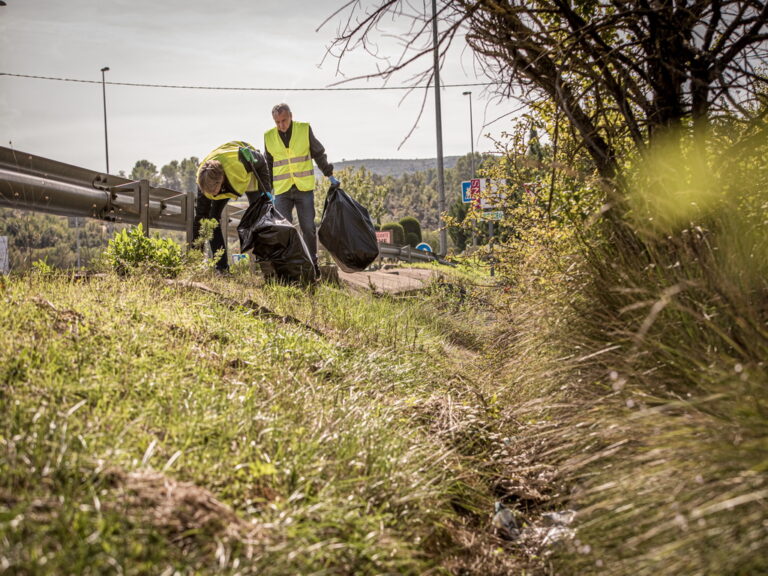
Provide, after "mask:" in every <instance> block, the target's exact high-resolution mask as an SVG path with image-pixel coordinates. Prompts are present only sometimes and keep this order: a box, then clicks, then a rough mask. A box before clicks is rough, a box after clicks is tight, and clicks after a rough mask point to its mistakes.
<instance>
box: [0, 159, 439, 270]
mask: <svg viewBox="0 0 768 576" xmlns="http://www.w3.org/2000/svg"><path fill="white" fill-rule="evenodd" d="M0 207H9V208H21V209H24V210H33V211H36V212H46V213H49V214H56V215H58V216H74V217H80V218H94V219H97V220H104V221H107V222H119V223H126V224H139V223H140V224H141V225H142V227H143V229H144V233H145V234H149V231H150V229H153V228H160V229H164V230H182V231H185V232H186V237H187V242H189V243H190V244H191V243H192V240H193V238H192V224H193V221H194V213H195V193H194V192H189V193H185V192H179V191H177V190H171V189H169V188H159V187H155V186H152V185H151V184H150V183H149V181H148V180H130V179H127V178H121V177H120V176H115V175H113V174H105V173H104V172H97V171H94V170H89V169H87V168H80V167H77V166H72V165H71V164H65V163H63V162H58V161H56V160H51V159H49V158H43V157H42V156H35V155H34V154H29V153H27V152H21V151H19V150H14V149H12V148H6V147H4V146H0ZM246 208H247V205H246V206H243V205H242V204H237V203H234V202H230V203H229V204H228V205H227V207H226V208H225V211H224V213H223V215H222V219H221V226H222V232H223V234H224V236H225V238H235V239H237V225H238V224H239V223H240V217H241V216H242V214H243V213H244V212H245V210H246ZM379 253H380V256H381V257H382V258H397V259H399V260H404V261H406V262H440V263H441V264H449V265H450V264H451V263H449V262H446V261H444V260H442V259H440V258H439V257H438V256H436V255H435V254H433V253H431V252H424V251H423V250H417V249H416V248H412V247H411V246H397V245H395V244H379Z"/></svg>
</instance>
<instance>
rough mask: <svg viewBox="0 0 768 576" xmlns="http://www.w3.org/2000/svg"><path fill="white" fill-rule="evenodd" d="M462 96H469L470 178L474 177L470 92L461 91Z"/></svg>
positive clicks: (473, 139)
mask: <svg viewBox="0 0 768 576" xmlns="http://www.w3.org/2000/svg"><path fill="white" fill-rule="evenodd" d="M461 95H462V96H469V150H470V162H471V166H472V178H474V177H475V129H474V127H473V126H472V92H470V91H467V92H462V93H461Z"/></svg>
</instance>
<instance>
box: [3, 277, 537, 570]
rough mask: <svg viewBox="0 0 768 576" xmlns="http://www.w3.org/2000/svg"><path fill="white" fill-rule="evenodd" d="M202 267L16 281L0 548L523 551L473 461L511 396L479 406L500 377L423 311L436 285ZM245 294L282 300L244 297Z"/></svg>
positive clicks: (295, 554)
mask: <svg viewBox="0 0 768 576" xmlns="http://www.w3.org/2000/svg"><path fill="white" fill-rule="evenodd" d="M206 281H207V282H208V283H209V285H211V286H213V287H214V290H215V293H210V292H206V291H201V290H196V289H195V288H190V287H188V286H186V287H185V285H183V284H181V283H166V282H164V281H162V280H160V279H157V278H153V277H144V278H142V277H136V276H133V277H129V278H126V279H119V278H117V277H114V276H110V275H107V276H105V277H98V278H92V279H90V280H88V281H73V280H72V279H71V278H69V277H66V276H55V275H51V274H50V273H47V274H45V273H44V274H31V275H28V276H23V277H11V278H10V279H7V280H6V281H4V282H3V284H2V286H3V291H2V299H3V306H2V310H1V311H0V325H2V326H3V330H2V333H1V334H0V350H3V352H2V358H0V364H1V365H2V367H3V368H2V371H1V372H0V454H2V457H1V458H0V567H2V568H3V569H5V570H10V571H11V572H16V573H49V574H60V573H77V574H99V573H105V572H106V573H127V574H140V573H158V574H159V573H163V572H164V571H166V570H167V571H168V573H170V572H172V571H173V570H177V571H180V572H181V573H192V572H195V573H199V572H202V573H225V574H226V573H231V574H235V573H260V574H374V573H376V574H379V573H392V574H424V573H431V572H436V573H439V572H448V571H457V570H460V569H461V567H462V566H468V565H477V566H484V567H486V568H487V569H486V572H487V573H503V572H504V571H506V570H508V569H509V567H510V566H513V565H517V564H522V563H523V562H524V561H523V560H521V559H519V558H516V557H515V556H514V555H511V554H506V553H505V554H502V555H500V554H499V553H498V551H497V549H498V548H499V545H500V541H499V540H498V539H497V538H496V537H495V536H494V535H493V534H492V530H491V528H490V524H489V520H490V511H491V510H492V505H493V499H494V496H495V495H494V493H493V486H492V482H489V481H488V478H489V477H490V475H489V471H488V470H482V469H475V464H476V462H477V461H482V460H483V453H484V452H486V451H488V450H489V447H490V446H491V445H492V443H493V440H492V438H493V437H494V434H496V433H495V431H494V426H495V413H494V411H493V410H491V409H485V408H482V407H478V406H476V404H477V397H478V396H479V397H483V396H484V395H487V393H486V392H482V391H481V388H483V386H485V383H482V382H478V381H476V379H475V378H476V371H475V370H474V369H473V367H471V366H463V365H462V364H463V362H464V360H465V356H464V355H462V354H458V353H456V350H457V348H456V345H455V344H453V343H451V342H450V337H449V335H448V334H446V331H445V330H444V328H445V326H444V324H443V323H441V322H433V321H432V320H434V319H435V318H436V317H439V316H440V312H439V310H438V309H437V308H435V311H434V312H433V313H431V314H430V313H429V312H427V311H425V306H426V308H428V309H429V308H431V307H432V305H436V304H437V300H438V299H439V298H440V295H439V294H433V295H429V294H427V295H426V296H425V298H424V300H416V299H408V300H397V299H391V298H374V297H373V296H371V295H367V294H359V295H351V294H350V293H349V292H347V291H346V290H344V289H341V288H337V287H332V286H325V285H323V286H319V287H317V288H316V289H315V290H312V291H303V290H300V289H297V288H292V287H280V286H264V287H261V288H259V287H254V285H253V278H249V277H236V278H234V279H231V280H220V279H215V278H208V279H206ZM249 299H250V300H251V301H252V302H253V303H258V304H259V305H261V306H264V307H266V308H269V309H270V310H271V311H272V312H274V313H275V314H274V315H265V314H259V313H257V312H256V311H255V310H254V309H253V306H252V305H250V306H233V304H232V303H233V302H236V301H237V302H243V303H245V302H246V301H247V300H249ZM462 305H463V304H462ZM470 312H471V311H470V310H465V313H470ZM278 317H292V318H294V319H296V320H298V322H284V321H282V320H280V319H279V318H278ZM458 325H459V321H458V319H455V322H454V325H453V326H452V330H454V331H457V330H458ZM446 350H448V351H449V352H453V353H449V354H445V351H446ZM467 353H469V352H467ZM446 407H448V408H446ZM446 410H448V412H446ZM496 436H499V434H496ZM485 467H486V468H488V467H487V465H486V466H485ZM467 526H471V527H472V530H473V531H475V532H477V533H478V535H479V536H478V537H476V538H474V539H473V540H472V542H469V543H468V542H467V541H466V535H467V534H468V532H467V530H469V528H467ZM480 542H482V543H483V544H482V545H480Z"/></svg>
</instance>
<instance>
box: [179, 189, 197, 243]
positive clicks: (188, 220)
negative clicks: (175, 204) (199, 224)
mask: <svg viewBox="0 0 768 576" xmlns="http://www.w3.org/2000/svg"><path fill="white" fill-rule="evenodd" d="M196 196H197V195H196V193H195V192H193V191H192V190H190V191H189V192H187V197H186V199H185V200H184V205H183V207H182V210H183V211H184V226H185V229H186V231H187V245H188V246H190V247H191V246H192V242H194V240H195V237H194V236H195V199H196Z"/></svg>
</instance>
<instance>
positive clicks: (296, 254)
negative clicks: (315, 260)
mask: <svg viewBox="0 0 768 576" xmlns="http://www.w3.org/2000/svg"><path fill="white" fill-rule="evenodd" d="M237 234H238V236H239V237H240V251H241V252H246V251H247V250H252V254H253V256H252V258H253V261H254V262H271V263H272V268H274V272H275V276H276V277H277V279H278V280H279V281H281V282H289V283H293V282H299V283H306V282H311V281H313V280H315V267H314V266H313V265H312V258H311V257H310V255H309V250H307V245H306V244H305V243H304V239H303V238H302V237H301V234H299V231H298V230H296V228H294V227H293V225H292V224H291V223H290V222H288V220H286V219H285V218H283V216H282V215H281V214H280V212H278V211H277V209H276V208H275V205H274V204H272V201H271V200H270V199H269V197H268V196H267V195H266V194H263V195H262V196H261V197H260V198H259V199H258V200H257V201H256V202H254V203H253V204H251V205H250V206H249V207H248V209H247V210H246V211H245V214H243V217H242V219H241V220H240V224H238V226H237Z"/></svg>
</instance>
